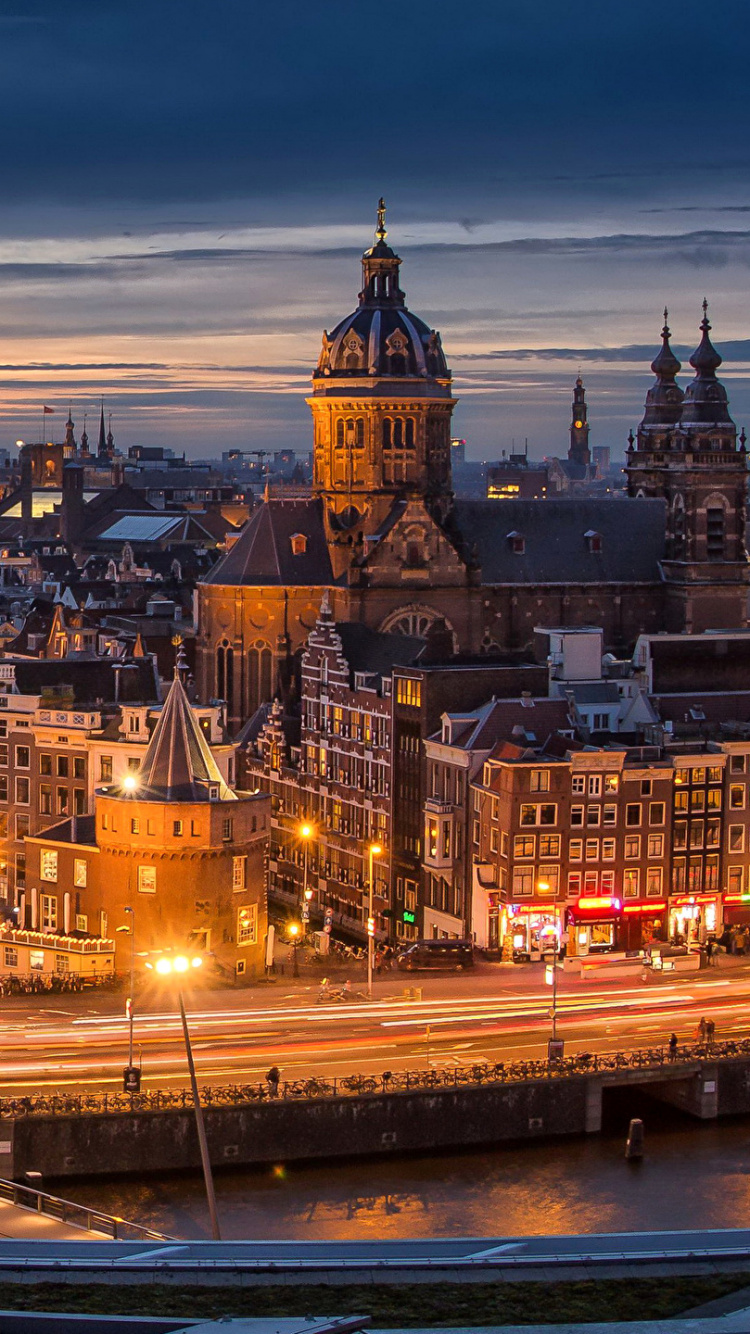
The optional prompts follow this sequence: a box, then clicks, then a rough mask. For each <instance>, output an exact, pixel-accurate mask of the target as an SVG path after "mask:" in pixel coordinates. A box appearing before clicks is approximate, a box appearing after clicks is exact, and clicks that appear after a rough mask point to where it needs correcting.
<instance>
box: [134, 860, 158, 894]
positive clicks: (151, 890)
mask: <svg viewBox="0 0 750 1334" xmlns="http://www.w3.org/2000/svg"><path fill="white" fill-rule="evenodd" d="M138 893H139V894H155V893H156V867H155V866H139V867H138Z"/></svg>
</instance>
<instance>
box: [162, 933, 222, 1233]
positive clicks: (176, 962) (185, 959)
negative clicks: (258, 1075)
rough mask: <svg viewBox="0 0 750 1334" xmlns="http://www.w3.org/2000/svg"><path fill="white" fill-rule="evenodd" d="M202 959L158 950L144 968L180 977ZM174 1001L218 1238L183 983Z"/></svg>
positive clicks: (204, 1128) (207, 1190)
mask: <svg viewBox="0 0 750 1334" xmlns="http://www.w3.org/2000/svg"><path fill="white" fill-rule="evenodd" d="M202 964H203V959H202V958H201V956H200V954H194V955H186V954H175V955H169V954H160V955H159V957H158V958H157V959H156V961H155V963H147V964H146V967H147V968H152V969H153V970H154V971H155V972H157V973H158V974H159V976H160V977H165V978H166V977H171V976H173V975H174V974H175V973H176V974H177V976H178V977H182V976H184V975H186V974H188V973H192V972H193V971H194V970H195V969H197V968H200V967H201V966H202ZM177 1001H178V1004H179V1007H180V1019H181V1020H182V1033H183V1036H184V1038H185V1054H186V1056H187V1064H188V1070H189V1072H190V1087H191V1089H192V1092H193V1107H194V1108H195V1128H196V1130H197V1132H198V1146H199V1148H200V1154H201V1166H202V1168H203V1181H204V1183H205V1187H206V1200H207V1201H208V1212H209V1216H210V1218H211V1233H212V1236H213V1239H214V1241H221V1229H220V1227H219V1215H218V1212H217V1209H216V1192H215V1191H214V1178H213V1173H212V1172H211V1159H210V1157H209V1153H208V1140H207V1139H206V1127H205V1124H204V1121H203V1108H202V1107H201V1100H200V1094H199V1093H198V1080H197V1077H196V1074H195V1061H194V1060H193V1049H192V1047H191V1045H190V1030H189V1028H188V1021H187V1015H186V1014H185V1002H184V1000H183V998H182V985H181V984H180V985H179V986H178V990H177Z"/></svg>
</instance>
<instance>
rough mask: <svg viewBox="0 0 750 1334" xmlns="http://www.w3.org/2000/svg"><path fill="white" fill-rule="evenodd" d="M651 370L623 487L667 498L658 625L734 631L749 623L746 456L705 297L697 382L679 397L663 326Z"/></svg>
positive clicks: (692, 361) (673, 360) (696, 361)
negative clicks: (662, 618)
mask: <svg viewBox="0 0 750 1334" xmlns="http://www.w3.org/2000/svg"><path fill="white" fill-rule="evenodd" d="M664 317H665V322H664V328H663V330H662V348H661V351H660V352H659V353H658V355H657V356H656V358H655V359H654V361H653V362H652V363H651V369H652V370H653V371H654V374H655V375H656V382H655V384H654V385H652V387H651V388H650V389H649V391H648V394H647V397H646V410H645V413H644V417H643V421H642V422H641V424H640V426H639V428H638V438H637V444H636V447H635V449H633V448H632V447H631V448H630V449H629V450H628V464H627V474H628V493H629V494H630V495H631V496H635V497H639V496H655V497H660V498H662V499H663V500H664V501H665V502H666V506H667V510H666V544H665V547H666V549H665V556H666V559H665V560H664V562H663V564H662V570H663V574H664V581H665V585H666V589H667V606H666V627H665V628H666V629H669V630H689V631H701V630H706V629H734V628H739V627H745V626H746V624H747V590H748V582H749V581H750V571H749V568H748V559H747V552H746V550H745V507H746V499H747V460H746V455H745V450H744V448H743V447H740V448H739V449H738V447H737V428H736V426H735V424H734V422H733V421H732V418H731V417H730V415H729V404H728V401H727V392H726V389H725V388H724V386H723V385H722V384H721V383H720V382H719V381H718V380H717V378H716V372H717V370H718V368H719V366H720V365H721V360H722V359H721V356H720V355H719V353H718V352H717V350H716V348H715V347H714V346H713V344H712V342H711V339H710V337H709V332H710V329H711V325H710V323H709V319H708V303H707V302H706V301H704V302H703V319H702V321H701V324H700V330H701V341H700V343H699V345H698V347H697V348H696V350H695V352H694V353H693V355H692V357H691V358H690V365H691V366H692V367H693V370H694V371H695V379H694V380H693V381H692V382H691V383H690V384H689V385H688V387H687V389H686V390H685V392H684V394H683V393H682V391H681V390H680V389H679V388H678V386H677V385H676V384H675V377H676V375H677V372H678V371H679V369H680V365H679V362H678V360H677V358H676V357H675V355H674V353H673V352H672V349H671V348H670V346H669V327H668V325H667V323H666V311H665V312H664Z"/></svg>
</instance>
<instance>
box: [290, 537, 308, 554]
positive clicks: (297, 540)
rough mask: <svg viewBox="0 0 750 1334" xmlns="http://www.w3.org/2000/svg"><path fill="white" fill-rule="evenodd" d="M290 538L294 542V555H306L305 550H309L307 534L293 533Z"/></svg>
mask: <svg viewBox="0 0 750 1334" xmlns="http://www.w3.org/2000/svg"><path fill="white" fill-rule="evenodd" d="M290 540H291V543H292V555H293V556H304V554H305V552H306V551H307V538H306V537H305V534H304V533H292V536H291V539H290Z"/></svg>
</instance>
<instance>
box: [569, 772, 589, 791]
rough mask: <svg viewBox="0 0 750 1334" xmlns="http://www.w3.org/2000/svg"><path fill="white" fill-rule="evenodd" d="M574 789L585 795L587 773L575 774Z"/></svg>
mask: <svg viewBox="0 0 750 1334" xmlns="http://www.w3.org/2000/svg"><path fill="white" fill-rule="evenodd" d="M572 791H573V792H575V793H576V795H579V796H583V794H584V792H585V791H586V775H585V774H573V780H572Z"/></svg>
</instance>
